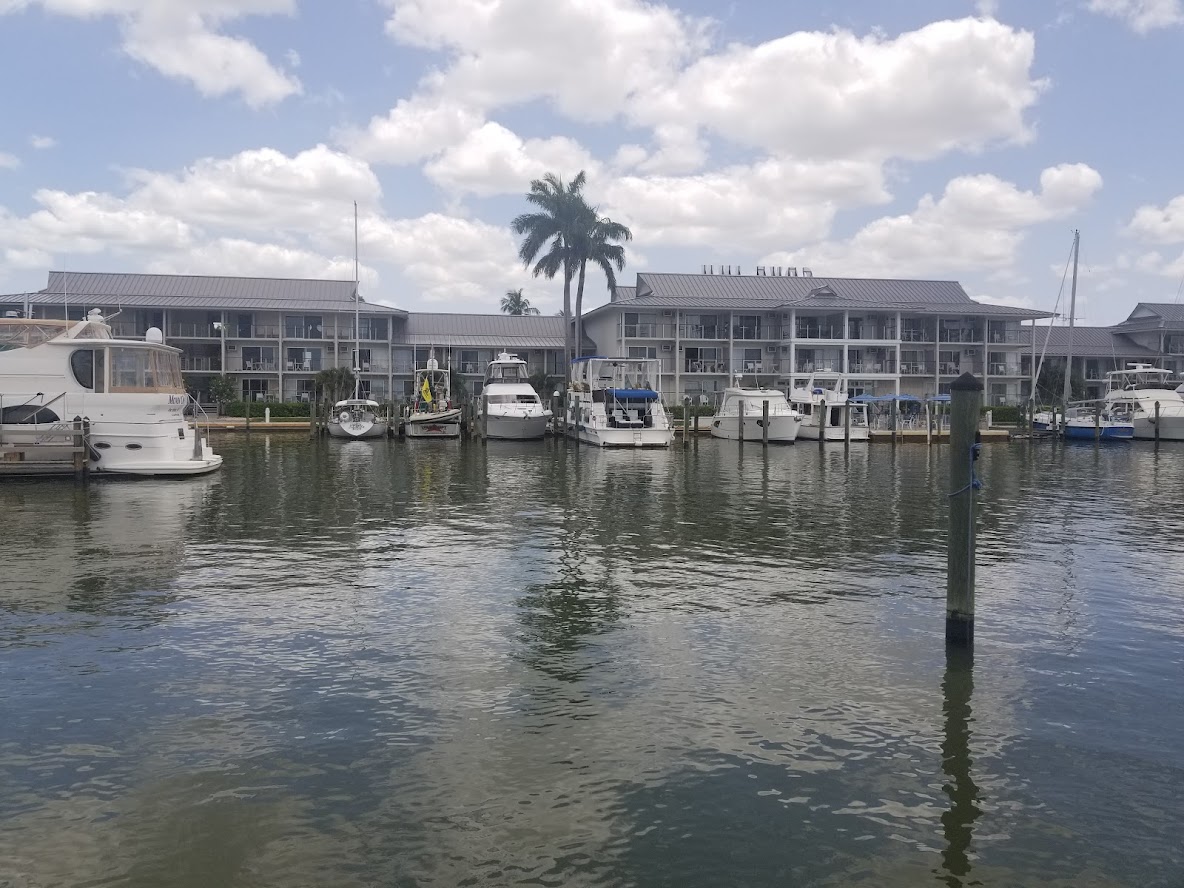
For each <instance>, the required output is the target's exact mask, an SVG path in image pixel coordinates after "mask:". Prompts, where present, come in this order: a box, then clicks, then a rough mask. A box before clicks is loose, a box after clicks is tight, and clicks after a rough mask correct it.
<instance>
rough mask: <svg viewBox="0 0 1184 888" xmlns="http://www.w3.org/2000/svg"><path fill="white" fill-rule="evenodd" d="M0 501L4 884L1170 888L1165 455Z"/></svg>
mask: <svg viewBox="0 0 1184 888" xmlns="http://www.w3.org/2000/svg"><path fill="white" fill-rule="evenodd" d="M216 445H217V447H218V449H219V451H220V452H222V453H223V454H225V457H226V461H225V465H224V467H223V469H222V471H221V472H220V473H218V474H217V475H215V476H211V477H207V478H201V479H196V480H189V481H180V482H178V481H168V482H164V481H151V480H147V481H138V482H113V481H103V482H99V483H92V484H91V485H89V486H88V487H75V486H73V485H72V484H70V483H63V482H48V481H32V482H23V483H5V484H4V485H2V486H0V507H2V508H3V514H4V516H5V518H4V533H3V535H2V536H0V564H2V565H3V568H2V571H0V664H2V674H3V683H2V684H0V787H2V788H0V823H2V824H3V827H2V828H0V884H2V885H12V886H22V888H23V886H42V885H88V886H98V885H119V886H136V888H138V886H161V885H170V886H171V885H178V886H212V885H219V886H248V885H249V886H296V885H335V886H354V885H357V886H361V885H392V886H394V885H397V886H411V885H441V886H452V885H515V884H532V885H614V886H616V885H619V886H648V885H670V886H715V885H752V886H758V885H759V886H763V885H834V886H838V885H844V886H846V885H866V886H911V885H921V884H938V885H951V886H957V885H967V886H969V885H985V886H1014V885H1037V884H1039V885H1058V886H1114V885H1165V886H1166V885H1180V884H1181V883H1182V880H1184V852H1182V851H1181V843H1180V839H1179V831H1180V826H1181V820H1182V818H1181V810H1182V807H1181V800H1180V797H1181V789H1182V788H1184V743H1181V737H1184V706H1181V684H1180V678H1181V674H1182V667H1184V595H1182V593H1181V586H1180V576H1181V572H1182V569H1184V555H1182V554H1181V553H1182V549H1181V545H1182V542H1184V531H1182V530H1181V524H1182V522H1181V515H1182V514H1184V483H1182V482H1184V449H1178V448H1169V447H1164V448H1162V449H1161V450H1159V451H1158V452H1156V451H1155V449H1154V447H1153V446H1152V445H1149V444H1146V445H1145V444H1143V443H1141V442H1136V443H1135V444H1133V445H1127V446H1122V447H1101V448H1096V447H1094V446H1092V445H1086V446H1082V447H1074V446H1067V447H1065V446H1059V445H1052V444H1048V443H1046V444H1040V445H1036V446H1034V447H1027V446H1025V445H1022V444H1012V445H992V446H988V447H986V448H985V450H984V454H983V457H982V460H981V461H980V464H979V465H980V471H981V474H982V476H983V478H984V481H985V484H986V487H985V489H984V490H983V492H982V502H983V507H982V521H981V525H980V528H981V529H980V535H979V567H978V586H979V595H978V621H977V649H976V651H975V655H974V660H973V664H972V665H971V664H969V663H966V662H962V661H960V660H958V659H956V658H955V659H952V660H951V661H949V662H947V659H946V653H945V649H944V644H943V640H942V625H943V617H944V609H943V600H944V581H945V579H944V578H945V548H944V519H945V514H946V486H947V485H946V481H945V479H946V478H947V473H948V466H947V463H946V460H947V458H948V451H947V448H946V447H933V448H926V447H923V446H901V447H895V448H894V447H890V446H885V445H873V446H870V447H868V446H866V445H865V446H862V447H852V448H851V449H850V451H849V452H846V451H844V448H843V447H842V446H841V445H840V446H837V447H836V446H831V447H829V448H828V449H826V450H824V451H822V452H819V449H818V448H817V447H814V446H802V445H798V446H796V447H784V448H773V449H770V450H769V451H768V453H767V455H766V454H765V453H763V452H762V450H761V448H760V447H759V445H752V444H749V445H746V446H745V447H744V448H743V450H741V448H740V447H738V446H737V445H736V444H735V443H733V442H720V441H712V440H707V439H704V440H702V441H701V442H700V444H699V446H698V448H697V449H695V448H692V449H691V450H688V451H683V450H671V451H669V452H649V451H647V452H605V451H600V450H596V449H593V448H581V449H579V450H577V449H576V448H575V447H573V446H571V445H565V444H563V443H562V442H555V441H547V442H544V443H534V444H525V443H524V444H516V443H509V442H505V443H498V442H490V443H489V444H488V445H487V446H485V447H482V446H479V445H473V444H469V443H460V442H447V441H428V442H424V441H412V442H398V441H393V442H377V443H374V442H350V441H325V442H320V443H316V444H312V443H309V442H308V441H307V440H306V439H304V438H303V436H300V435H295V436H283V435H273V436H267V435H260V434H252V435H250V436H238V437H229V438H223V439H221V440H220V441H217V442H216Z"/></svg>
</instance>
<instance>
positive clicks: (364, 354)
mask: <svg viewBox="0 0 1184 888" xmlns="http://www.w3.org/2000/svg"><path fill="white" fill-rule="evenodd" d="M350 360H352V361H353V366H354V367H357V368H358V369H359V370H361V371H362V372H363V373H369V372H370V349H368V348H356V349H354V350H353V351H351V352H350Z"/></svg>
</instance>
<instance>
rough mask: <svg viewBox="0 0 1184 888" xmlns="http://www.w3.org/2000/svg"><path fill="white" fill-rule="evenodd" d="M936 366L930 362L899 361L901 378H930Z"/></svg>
mask: <svg viewBox="0 0 1184 888" xmlns="http://www.w3.org/2000/svg"><path fill="white" fill-rule="evenodd" d="M936 369H937V368H936V366H935V365H934V363H933V362H932V361H901V362H900V375H901V376H932V375H933V372H934V370H936Z"/></svg>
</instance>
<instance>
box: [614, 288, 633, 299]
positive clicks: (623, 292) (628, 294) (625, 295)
mask: <svg viewBox="0 0 1184 888" xmlns="http://www.w3.org/2000/svg"><path fill="white" fill-rule="evenodd" d="M614 295H615V296H616V299H614V300H613V301H614V302H628V301H629V300H630V299H633V298H634V297H636V296H637V287H621V286H618V287H617V288H616V291H615V293H614Z"/></svg>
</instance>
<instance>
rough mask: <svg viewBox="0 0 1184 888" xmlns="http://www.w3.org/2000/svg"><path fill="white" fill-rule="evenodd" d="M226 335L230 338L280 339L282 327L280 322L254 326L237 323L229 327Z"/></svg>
mask: <svg viewBox="0 0 1184 888" xmlns="http://www.w3.org/2000/svg"><path fill="white" fill-rule="evenodd" d="M226 336H227V338H228V339H279V338H280V328H279V325H278V324H257V325H255V326H253V327H240V326H238V325H237V324H236V325H234V326H232V327H228V328H227V331H226Z"/></svg>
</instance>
